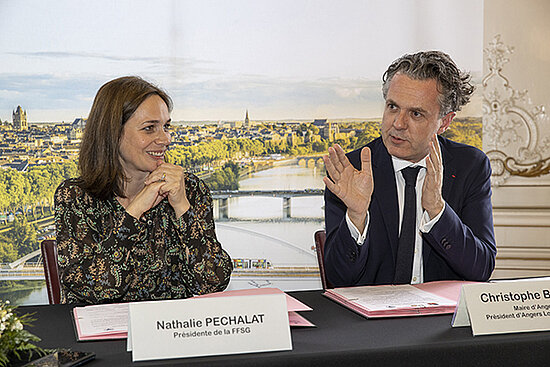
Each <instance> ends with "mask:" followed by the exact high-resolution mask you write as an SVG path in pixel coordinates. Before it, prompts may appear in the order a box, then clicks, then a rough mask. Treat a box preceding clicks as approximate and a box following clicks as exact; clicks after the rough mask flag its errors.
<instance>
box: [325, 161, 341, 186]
mask: <svg viewBox="0 0 550 367" xmlns="http://www.w3.org/2000/svg"><path fill="white" fill-rule="evenodd" d="M323 162H325V168H326V170H327V173H328V175H329V176H330V177H332V179H333V180H337V179H339V178H340V173H338V171H337V170H336V167H334V164H333V163H332V160H331V159H330V157H327V156H326V155H324V156H323Z"/></svg>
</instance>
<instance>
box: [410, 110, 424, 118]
mask: <svg viewBox="0 0 550 367" xmlns="http://www.w3.org/2000/svg"><path fill="white" fill-rule="evenodd" d="M412 115H413V117H422V114H421V113H420V112H418V111H413V112H412Z"/></svg>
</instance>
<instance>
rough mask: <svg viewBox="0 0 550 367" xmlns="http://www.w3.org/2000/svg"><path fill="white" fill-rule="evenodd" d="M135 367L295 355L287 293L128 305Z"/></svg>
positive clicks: (129, 339) (129, 335) (129, 346)
mask: <svg viewBox="0 0 550 367" xmlns="http://www.w3.org/2000/svg"><path fill="white" fill-rule="evenodd" d="M128 326H129V328H128V349H129V350H131V351H132V360H133V361H145V360H154V359H168V358H184V357H198V356H208V355H223V354H239V353H252V352H267V351H277V350H291V349H292V341H291V336H290V327H289V323H288V312H287V305H286V298H285V295H284V293H280V294H266V295H256V296H239V297H222V298H193V299H184V300H169V301H151V302H136V303H131V304H130V305H129V325H128Z"/></svg>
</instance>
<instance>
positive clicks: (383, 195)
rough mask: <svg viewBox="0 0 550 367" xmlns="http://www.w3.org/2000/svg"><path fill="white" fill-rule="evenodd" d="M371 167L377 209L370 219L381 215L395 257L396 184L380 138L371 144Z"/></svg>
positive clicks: (396, 224)
mask: <svg viewBox="0 0 550 367" xmlns="http://www.w3.org/2000/svg"><path fill="white" fill-rule="evenodd" d="M372 169H373V176H374V193H373V204H376V206H377V210H373V211H372V213H371V215H372V218H371V220H373V221H374V220H376V219H375V216H381V217H382V219H383V221H384V225H385V226H386V231H387V233H388V237H389V241H390V246H391V250H392V255H393V257H394V258H395V257H396V256H397V255H396V254H397V246H398V233H399V230H398V227H399V207H398V203H397V186H396V183H395V173H394V169H393V162H392V160H391V157H390V155H389V154H388V151H387V150H386V147H385V146H384V144H383V143H382V139H380V140H379V141H378V144H377V145H375V146H373V151H372Z"/></svg>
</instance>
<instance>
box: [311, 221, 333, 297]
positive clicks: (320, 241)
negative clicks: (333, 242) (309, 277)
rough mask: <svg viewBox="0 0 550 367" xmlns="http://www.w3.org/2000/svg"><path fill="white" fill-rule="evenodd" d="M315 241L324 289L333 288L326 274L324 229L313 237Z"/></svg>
mask: <svg viewBox="0 0 550 367" xmlns="http://www.w3.org/2000/svg"><path fill="white" fill-rule="evenodd" d="M313 238H314V239H315V251H316V252H317V261H318V262H319V274H320V275H321V284H322V285H323V289H329V288H333V286H332V284H330V282H329V281H328V280H327V277H326V274H325V239H326V233H325V230H324V229H320V230H318V231H316V232H315V234H314V235H313Z"/></svg>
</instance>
